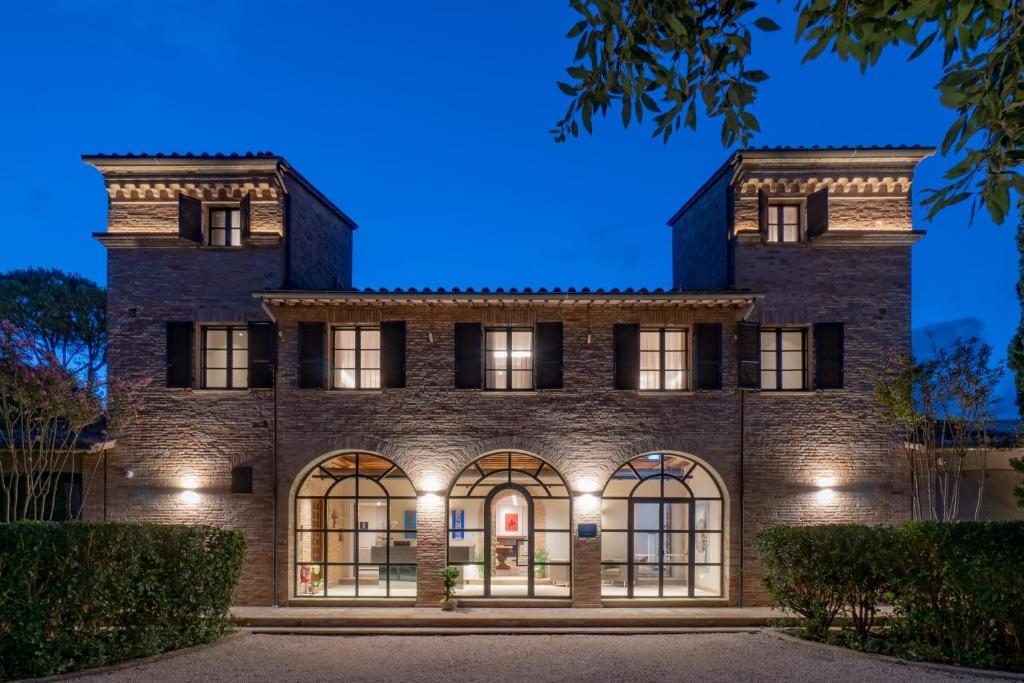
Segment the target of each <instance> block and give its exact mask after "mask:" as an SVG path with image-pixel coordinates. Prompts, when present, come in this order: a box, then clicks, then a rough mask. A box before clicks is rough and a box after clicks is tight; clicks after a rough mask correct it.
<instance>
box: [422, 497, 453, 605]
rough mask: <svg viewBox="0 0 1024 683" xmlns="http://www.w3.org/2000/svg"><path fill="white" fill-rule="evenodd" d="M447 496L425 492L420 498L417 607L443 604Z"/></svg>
mask: <svg viewBox="0 0 1024 683" xmlns="http://www.w3.org/2000/svg"><path fill="white" fill-rule="evenodd" d="M444 509H445V508H444V496H443V495H441V494H438V493H425V494H422V495H420V496H419V497H418V498H417V499H416V562H417V567H416V606H417V607H440V604H441V570H442V569H443V568H444V566H445V564H446V563H447V560H448V558H447V557H446V556H445V555H446V554H447V552H448V549H447V544H446V543H445V518H444Z"/></svg>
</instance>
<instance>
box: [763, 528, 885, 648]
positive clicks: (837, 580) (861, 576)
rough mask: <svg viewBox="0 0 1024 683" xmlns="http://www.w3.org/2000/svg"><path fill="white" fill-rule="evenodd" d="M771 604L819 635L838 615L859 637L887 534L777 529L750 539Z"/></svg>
mask: <svg viewBox="0 0 1024 683" xmlns="http://www.w3.org/2000/svg"><path fill="white" fill-rule="evenodd" d="M754 547H755V548H756V549H757V552H758V554H759V555H760V556H761V562H762V565H763V576H764V585H765V587H766V588H767V589H768V594H769V596H770V597H771V599H772V601H773V602H775V603H776V604H779V605H782V606H784V607H786V608H787V609H790V610H792V611H794V612H796V613H797V614H799V615H801V616H802V617H803V618H804V620H803V627H804V629H805V630H806V631H807V632H808V634H809V635H811V636H813V637H819V638H820V637H822V636H823V635H824V634H825V632H826V631H828V629H829V628H830V627H831V626H832V623H833V622H834V621H835V618H836V617H837V616H838V615H839V614H841V613H843V612H844V611H845V612H846V613H848V614H850V615H851V616H852V620H853V623H854V625H855V627H856V630H857V632H858V634H859V635H861V636H863V635H865V634H866V632H867V631H868V629H870V628H871V626H872V624H873V623H874V618H875V613H876V612H877V609H878V604H879V601H880V600H881V597H882V594H883V592H884V590H885V587H886V583H887V578H888V576H889V573H890V570H889V566H888V564H889V563H890V562H891V558H892V549H891V541H890V540H889V536H888V534H887V530H886V529H884V528H879V527H868V526H863V525H854V524H849V525H840V524H832V525H824V526H803V527H790V526H777V527H772V528H770V529H764V530H762V531H761V532H759V533H758V534H757V536H756V537H755V539H754Z"/></svg>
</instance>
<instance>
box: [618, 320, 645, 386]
mask: <svg viewBox="0 0 1024 683" xmlns="http://www.w3.org/2000/svg"><path fill="white" fill-rule="evenodd" d="M613 334H614V336H613V339H612V343H613V345H614V347H615V348H614V352H613V355H614V357H615V388H616V389H639V388H640V326H639V325H635V324H631V323H630V324H624V323H620V324H617V325H615V329H614V333H613Z"/></svg>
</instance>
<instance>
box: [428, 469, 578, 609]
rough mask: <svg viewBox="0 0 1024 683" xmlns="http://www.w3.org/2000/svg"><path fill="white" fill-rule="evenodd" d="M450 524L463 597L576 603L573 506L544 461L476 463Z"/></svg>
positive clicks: (455, 494)
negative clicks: (572, 587) (572, 586)
mask: <svg viewBox="0 0 1024 683" xmlns="http://www.w3.org/2000/svg"><path fill="white" fill-rule="evenodd" d="M447 518H448V534H447V536H448V563H449V564H452V565H455V566H457V567H459V572H460V575H459V578H458V580H457V583H456V595H457V596H460V597H473V596H478V597H485V598H490V597H494V598H567V597H570V596H571V593H570V577H571V576H572V560H571V556H572V553H571V545H572V544H571V534H570V531H569V528H570V519H571V500H570V498H569V491H568V487H566V485H565V482H564V481H563V480H562V478H561V476H559V475H558V473H557V472H555V470H554V469H552V467H551V466H550V465H548V464H547V463H545V462H544V461H542V460H540V459H539V458H537V457H535V456H533V455H529V454H527V453H519V452H501V453H493V454H490V455H486V456H484V457H483V458H481V459H479V460H477V461H476V462H474V463H473V464H471V465H470V466H469V467H467V468H466V469H465V470H463V472H462V473H461V474H460V475H459V477H458V478H457V479H456V482H455V484H454V485H453V486H452V489H451V491H450V492H449V495H448V511H447Z"/></svg>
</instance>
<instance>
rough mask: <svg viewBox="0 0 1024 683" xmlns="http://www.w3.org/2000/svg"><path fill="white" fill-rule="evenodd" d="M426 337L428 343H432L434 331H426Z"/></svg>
mask: <svg viewBox="0 0 1024 683" xmlns="http://www.w3.org/2000/svg"><path fill="white" fill-rule="evenodd" d="M427 339H429V340H430V343H431V344H433V343H434V333H433V332H427Z"/></svg>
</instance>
